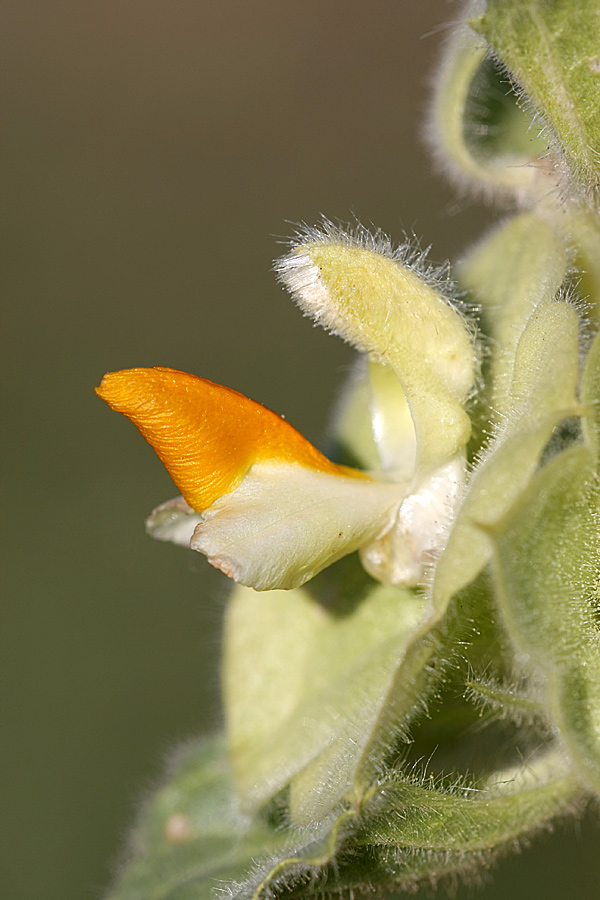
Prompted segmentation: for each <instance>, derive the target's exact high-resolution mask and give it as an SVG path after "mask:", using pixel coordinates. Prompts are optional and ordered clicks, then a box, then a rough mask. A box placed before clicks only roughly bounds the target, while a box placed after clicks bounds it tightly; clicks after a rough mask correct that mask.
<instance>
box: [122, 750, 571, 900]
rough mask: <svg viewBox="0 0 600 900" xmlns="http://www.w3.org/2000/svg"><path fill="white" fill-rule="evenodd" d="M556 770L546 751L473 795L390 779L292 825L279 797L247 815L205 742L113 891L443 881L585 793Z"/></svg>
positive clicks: (250, 897) (132, 895)
mask: <svg viewBox="0 0 600 900" xmlns="http://www.w3.org/2000/svg"><path fill="white" fill-rule="evenodd" d="M546 769H547V772H546V776H545V783H544V784H541V778H542V774H543V771H542V770H543V766H542V764H541V761H540V760H537V761H536V762H534V763H533V764H531V763H530V765H529V766H528V767H527V769H526V772H525V775H523V774H522V773H517V772H510V773H499V775H498V776H497V780H498V781H499V785H498V786H496V787H493V788H492V789H488V790H484V791H483V792H478V793H475V794H474V795H472V796H471V795H469V794H467V792H466V791H465V790H464V789H460V788H455V789H454V790H453V791H445V792H444V791H441V790H437V789H433V788H431V787H427V788H425V787H422V786H419V785H415V784H406V783H403V782H400V781H398V780H389V781H387V782H386V783H385V784H383V785H379V786H378V787H377V788H376V789H374V790H373V791H371V792H370V794H369V795H368V796H365V797H363V798H362V801H363V803H362V805H359V806H358V807H357V808H356V809H354V808H353V809H348V810H345V811H343V812H342V813H341V814H340V815H339V816H338V817H337V818H335V819H331V820H330V821H328V822H326V823H324V825H323V826H322V827H321V828H319V829H316V828H312V829H310V830H308V831H306V832H300V831H294V830H290V829H285V828H282V825H283V823H284V818H283V816H282V814H281V811H279V812H278V810H277V808H276V807H275V808H273V810H271V814H270V816H269V815H267V814H266V813H265V814H262V815H261V816H259V817H257V818H255V819H254V820H253V821H252V822H245V821H244V820H242V819H241V818H240V817H239V815H237V814H236V811H235V807H234V805H233V803H232V797H231V793H230V779H229V773H228V770H227V765H226V762H225V759H224V747H223V742H222V741H221V739H219V738H217V739H212V740H210V741H204V742H202V743H199V744H196V745H194V746H190V747H188V748H187V749H186V750H185V752H184V753H182V754H180V756H179V758H178V759H177V760H176V761H175V762H174V763H173V764H172V765H171V770H170V772H169V775H168V780H167V782H166V783H165V785H164V786H163V787H162V788H160V789H159V790H158V791H157V792H156V794H155V795H154V796H153V797H152V798H151V799H150V801H149V802H148V803H147V804H146V806H145V808H144V809H143V811H142V813H141V815H140V817H139V821H138V824H137V827H136V829H135V831H134V834H133V835H132V852H131V856H130V858H129V860H128V861H127V862H126V864H125V866H124V868H123V871H122V873H121V875H120V877H119V878H118V879H117V883H116V884H115V886H114V888H113V890H112V891H111V892H110V893H109V895H108V897H107V900H209V898H214V897H215V896H223V894H225V896H227V897H229V898H231V900H258V898H262V897H264V896H266V895H269V894H272V893H276V894H277V895H278V896H285V895H287V896H290V897H291V896H297V895H299V894H301V895H302V896H303V897H315V898H316V897H317V896H319V897H324V896H333V895H335V896H339V892H340V891H346V890H349V889H351V888H356V889H358V888H361V887H362V888H364V889H367V888H373V887H377V886H389V887H390V888H395V889H398V888H401V887H403V886H405V887H408V886H409V885H414V884H416V883H418V882H420V881H422V880H424V879H435V878H438V877H440V876H441V875H443V874H446V873H448V872H452V871H456V870H464V869H465V868H466V867H467V866H468V865H469V856H470V855H472V852H473V851H474V850H477V849H480V848H482V847H485V848H487V847H493V846H495V844H497V843H498V842H499V841H502V842H506V841H507V840H510V839H514V838H516V837H518V836H519V835H520V834H523V833H524V832H525V831H526V830H531V829H532V828H534V827H539V826H540V825H542V824H543V823H544V822H545V821H547V820H548V819H549V818H551V817H552V816H553V815H555V814H556V813H557V812H559V811H560V809H561V808H564V807H565V805H568V804H569V803H573V802H574V800H575V797H576V794H577V785H576V784H575V783H574V781H573V779H572V777H569V776H568V775H566V774H565V773H564V772H561V773H560V774H559V773H558V764H555V765H554V768H552V766H549V765H546ZM506 782H508V784H509V785H510V787H509V790H508V791H507V789H506ZM517 790H518V791H519V793H517ZM507 793H508V794H509V796H505V795H506V794H507ZM517 824H518V825H519V826H520V827H517Z"/></svg>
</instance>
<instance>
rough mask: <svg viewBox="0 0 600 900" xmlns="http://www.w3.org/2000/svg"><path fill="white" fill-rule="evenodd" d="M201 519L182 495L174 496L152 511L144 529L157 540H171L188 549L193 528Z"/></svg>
mask: <svg viewBox="0 0 600 900" xmlns="http://www.w3.org/2000/svg"><path fill="white" fill-rule="evenodd" d="M201 521H202V516H201V515H200V513H197V512H194V510H193V509H192V507H191V506H188V504H187V503H186V502H185V500H184V499H183V497H175V499H174V500H167V501H166V503H161V505H160V506H157V507H156V509H155V510H153V511H152V513H151V514H150V516H149V517H148V518H147V519H146V531H147V532H148V534H150V535H152V537H153V538H156V539H157V540H159V541H171V542H172V543H173V544H181V545H182V547H188V549H189V546H190V541H191V540H192V536H193V534H194V530H195V529H196V526H197V525H198V523H199V522H201Z"/></svg>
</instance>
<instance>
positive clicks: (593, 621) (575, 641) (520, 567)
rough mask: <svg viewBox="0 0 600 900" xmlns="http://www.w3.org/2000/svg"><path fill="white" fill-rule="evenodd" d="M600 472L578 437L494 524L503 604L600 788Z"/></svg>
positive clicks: (569, 740)
mask: <svg viewBox="0 0 600 900" xmlns="http://www.w3.org/2000/svg"><path fill="white" fill-rule="evenodd" d="M598 498H599V494H598V478H597V475H596V473H595V461H594V457H593V455H592V453H591V451H590V449H589V447H587V446H585V445H578V446H576V447H573V448H571V449H570V450H567V451H565V452H564V453H562V454H560V455H559V456H558V457H556V458H555V459H554V460H553V461H552V462H550V463H548V465H547V466H546V467H545V468H544V469H543V470H542V471H541V472H540V473H539V474H538V475H537V476H536V478H535V479H534V480H533V481H532V483H531V485H530V487H529V489H528V490H527V491H526V492H525V493H524V494H523V496H522V497H521V499H520V501H519V503H518V504H516V505H515V507H514V508H513V510H512V511H511V512H510V514H509V515H507V516H506V517H505V518H504V519H503V520H502V521H501V522H500V523H499V524H498V525H497V526H496V527H495V528H494V529H493V539H494V548H495V553H494V566H493V571H494V578H495V582H496V586H497V592H498V598H499V604H500V608H501V610H502V614H503V617H504V620H505V623H506V626H507V629H508V631H509V633H510V634H511V636H512V638H513V640H514V642H515V644H516V646H517V648H518V650H519V652H521V653H526V654H528V655H529V656H530V657H531V659H532V661H533V663H534V664H535V665H537V666H538V667H539V669H540V671H541V673H542V674H543V675H544V677H545V679H546V680H547V684H548V689H547V690H548V708H549V713H550V717H551V719H552V721H553V722H554V724H555V726H556V728H557V729H558V730H559V732H560V736H561V739H562V741H563V742H564V743H565V745H566V747H567V749H568V752H569V754H570V756H571V758H572V760H573V764H574V765H575V766H576V767H577V768H578V769H579V772H580V775H581V777H582V779H584V780H585V781H586V783H587V784H589V785H590V786H591V787H593V788H594V789H595V790H596V791H600V631H599V628H598V618H597V591H598V579H599V577H600V537H599V533H598Z"/></svg>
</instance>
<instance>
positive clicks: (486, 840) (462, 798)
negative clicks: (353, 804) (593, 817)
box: [356, 752, 581, 854]
mask: <svg viewBox="0 0 600 900" xmlns="http://www.w3.org/2000/svg"><path fill="white" fill-rule="evenodd" d="M580 793H581V785H580V784H579V782H578V780H577V778H576V777H575V776H574V775H573V774H572V773H570V772H569V771H568V768H567V765H566V763H565V760H564V758H563V757H561V755H560V754H557V753H555V752H550V753H548V754H547V755H546V756H543V757H540V758H538V759H537V760H530V761H529V763H528V765H527V766H526V767H523V768H521V769H510V770H508V771H500V772H497V773H496V774H495V775H494V776H493V777H492V779H490V781H489V782H488V783H487V784H485V785H482V786H478V787H477V788H461V787H460V786H457V787H456V788H454V789H446V790H442V789H436V788H432V787H426V786H424V785H419V784H407V783H402V782H400V781H391V782H390V783H388V784H383V785H382V786H381V787H380V788H378V794H379V796H378V800H377V803H374V804H373V806H374V809H372V810H369V809H367V812H366V821H365V823H364V825H363V826H362V828H361V829H360V830H359V832H358V834H357V836H356V840H357V841H358V842H359V843H361V842H362V843H368V844H374V845H391V846H396V847H405V848H415V849H418V850H442V851H450V852H453V853H464V854H466V853H470V852H473V851H480V850H492V849H495V848H499V847H502V846H503V845H504V844H507V843H508V842H509V841H512V840H514V839H515V838H518V837H520V836H523V835H525V834H527V833H528V832H530V831H532V830H535V829H536V828H539V827H540V826H541V825H543V824H544V823H545V822H547V821H548V820H549V819H552V818H554V817H555V816H556V815H557V814H558V813H560V812H562V811H563V810H564V809H565V807H566V806H568V805H569V804H571V803H572V802H573V800H574V799H575V798H576V797H577V795H578V794H580Z"/></svg>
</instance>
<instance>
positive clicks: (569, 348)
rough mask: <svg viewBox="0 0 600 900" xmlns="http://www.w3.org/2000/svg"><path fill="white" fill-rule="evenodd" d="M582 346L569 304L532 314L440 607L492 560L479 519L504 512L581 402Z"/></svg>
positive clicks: (451, 549)
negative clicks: (578, 397) (504, 410)
mask: <svg viewBox="0 0 600 900" xmlns="http://www.w3.org/2000/svg"><path fill="white" fill-rule="evenodd" d="M578 351H579V343H578V320H577V315H576V313H575V310H574V309H573V308H572V307H570V306H569V305H568V304H566V303H562V302H550V303H546V304H545V305H543V306H542V307H541V308H539V309H538V310H537V311H536V312H535V313H534V314H533V315H532V316H531V318H530V319H529V321H528V323H527V326H526V328H525V329H524V331H523V333H522V335H521V337H520V340H519V342H518V345H517V348H516V351H515V356H514V366H513V376H512V383H511V399H510V411H509V416H508V417H507V421H506V424H505V426H504V428H503V429H502V430H501V431H499V432H498V434H497V436H496V437H495V439H494V440H493V441H492V443H491V444H490V446H489V448H488V450H487V452H486V453H485V454H484V456H483V458H482V460H481V462H480V464H479V466H478V467H477V468H476V469H475V471H474V472H473V475H472V478H471V482H470V485H469V490H468V493H467V494H466V496H465V500H464V502H463V505H462V507H461V508H460V510H459V511H458V514H457V517H456V521H455V523H454V527H453V528H452V531H451V532H450V535H449V538H448V542H447V544H446V547H445V549H444V551H443V553H442V555H441V557H440V560H439V562H438V565H437V567H436V572H435V578H434V583H433V599H434V603H435V605H436V607H437V608H438V609H440V610H444V609H445V608H446V607H447V604H448V602H449V600H450V598H451V597H452V596H453V595H454V594H455V593H456V592H457V591H459V590H461V589H462V588H463V587H465V586H466V585H467V584H469V582H470V581H472V580H473V578H475V576H476V575H477V574H478V573H479V572H480V571H481V569H482V568H483V567H484V566H485V565H486V564H487V562H488V561H489V559H490V556H491V552H492V548H491V545H490V542H489V539H488V535H487V531H484V530H483V529H482V528H481V527H480V526H481V525H483V524H484V525H486V526H488V527H490V526H491V525H493V524H494V523H495V522H498V521H499V520H500V519H501V518H502V517H503V516H504V515H506V513H507V512H508V511H509V510H510V508H511V507H512V505H513V504H514V503H515V502H516V501H517V500H518V498H519V496H520V494H521V493H522V492H523V491H524V490H525V488H526V486H527V484H528V482H529V481H530V479H531V477H532V476H533V475H534V473H535V470H536V468H537V465H538V462H539V459H540V457H541V455H542V452H543V450H544V447H545V446H546V444H547V442H548V440H549V439H550V437H551V435H552V432H553V431H554V428H555V427H556V426H557V425H558V424H559V422H560V421H561V420H562V419H564V418H565V417H567V416H570V415H573V414H574V413H575V411H576V410H577V409H578V407H577V401H576V389H577V380H578Z"/></svg>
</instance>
